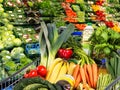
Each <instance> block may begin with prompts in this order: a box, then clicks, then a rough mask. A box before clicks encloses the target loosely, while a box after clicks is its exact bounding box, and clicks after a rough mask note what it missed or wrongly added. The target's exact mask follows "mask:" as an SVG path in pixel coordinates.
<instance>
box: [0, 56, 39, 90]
mask: <svg viewBox="0 0 120 90" xmlns="http://www.w3.org/2000/svg"><path fill="white" fill-rule="evenodd" d="M39 63H40V58H36V60H35V61H34V62H32V63H30V64H28V65H27V66H25V67H24V68H22V69H21V70H19V71H18V72H16V73H15V74H13V75H11V76H10V77H8V78H6V79H4V80H2V81H0V90H13V87H14V85H15V84H16V83H17V82H19V81H20V80H21V79H23V75H24V73H25V72H26V71H27V70H28V69H30V68H32V67H33V66H34V67H36V66H38V65H39Z"/></svg>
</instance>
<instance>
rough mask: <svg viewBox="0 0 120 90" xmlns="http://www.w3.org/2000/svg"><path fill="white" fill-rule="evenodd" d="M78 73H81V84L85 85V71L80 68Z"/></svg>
mask: <svg viewBox="0 0 120 90" xmlns="http://www.w3.org/2000/svg"><path fill="white" fill-rule="evenodd" d="M80 73H81V78H82V81H83V84H84V85H85V84H86V77H85V71H84V69H83V67H80Z"/></svg>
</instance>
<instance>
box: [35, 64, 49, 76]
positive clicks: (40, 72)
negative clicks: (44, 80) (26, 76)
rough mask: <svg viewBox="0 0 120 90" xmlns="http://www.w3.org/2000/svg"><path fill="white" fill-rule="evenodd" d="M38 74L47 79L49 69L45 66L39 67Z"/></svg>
mask: <svg viewBox="0 0 120 90" xmlns="http://www.w3.org/2000/svg"><path fill="white" fill-rule="evenodd" d="M37 72H38V74H39V75H40V76H42V77H45V76H46V74H47V69H46V67H45V66H43V65H39V66H37Z"/></svg>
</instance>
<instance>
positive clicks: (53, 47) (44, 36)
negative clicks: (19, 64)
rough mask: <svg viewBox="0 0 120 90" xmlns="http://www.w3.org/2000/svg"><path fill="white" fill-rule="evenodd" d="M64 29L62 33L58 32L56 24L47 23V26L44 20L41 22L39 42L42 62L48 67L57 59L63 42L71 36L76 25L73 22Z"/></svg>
mask: <svg viewBox="0 0 120 90" xmlns="http://www.w3.org/2000/svg"><path fill="white" fill-rule="evenodd" d="M64 29H65V30H63V32H62V33H61V34H58V29H57V28H56V26H55V24H47V26H46V24H45V23H44V22H43V21H42V22H41V32H40V34H39V40H40V42H39V43H40V48H41V49H40V50H41V52H40V53H41V63H40V64H42V65H44V66H46V67H47V68H48V67H49V66H50V65H51V63H52V62H53V60H54V59H55V56H56V54H57V51H58V49H59V48H60V47H61V45H62V44H63V42H65V41H66V40H67V39H68V38H69V37H70V35H71V33H72V32H73V31H74V29H75V27H74V25H73V24H69V25H68V26H67V27H66V28H64ZM41 45H42V46H41ZM42 48H43V49H42ZM45 48H46V49H45ZM42 50H43V51H42ZM45 51H46V52H45ZM44 54H45V55H44Z"/></svg>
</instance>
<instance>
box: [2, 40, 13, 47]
mask: <svg viewBox="0 0 120 90" xmlns="http://www.w3.org/2000/svg"><path fill="white" fill-rule="evenodd" d="M3 43H4V47H5V48H12V47H13V46H14V43H13V41H12V40H6V41H4V42H3Z"/></svg>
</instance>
